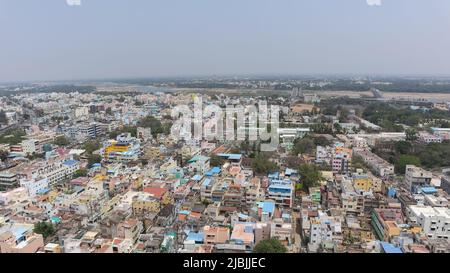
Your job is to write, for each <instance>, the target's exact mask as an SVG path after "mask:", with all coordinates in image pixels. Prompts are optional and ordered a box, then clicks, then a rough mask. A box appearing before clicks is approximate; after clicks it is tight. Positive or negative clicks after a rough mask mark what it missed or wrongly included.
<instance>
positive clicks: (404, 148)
mask: <svg viewBox="0 0 450 273" xmlns="http://www.w3.org/2000/svg"><path fill="white" fill-rule="evenodd" d="M394 146H395V151H396V152H398V153H400V154H408V153H410V152H411V149H412V145H411V143H410V142H408V141H397V142H395V144H394Z"/></svg>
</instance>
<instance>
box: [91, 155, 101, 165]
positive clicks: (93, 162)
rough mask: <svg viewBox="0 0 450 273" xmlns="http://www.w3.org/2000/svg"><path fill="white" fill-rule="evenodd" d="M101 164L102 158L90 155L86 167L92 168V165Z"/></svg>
mask: <svg viewBox="0 0 450 273" xmlns="http://www.w3.org/2000/svg"><path fill="white" fill-rule="evenodd" d="M100 162H102V156H101V155H94V154H91V155H89V156H88V165H89V167H92V165H94V164H95V163H100Z"/></svg>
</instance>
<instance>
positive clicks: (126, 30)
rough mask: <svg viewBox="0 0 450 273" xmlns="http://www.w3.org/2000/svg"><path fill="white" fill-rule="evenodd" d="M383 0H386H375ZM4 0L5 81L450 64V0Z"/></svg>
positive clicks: (1, 64) (441, 69)
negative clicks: (71, 1)
mask: <svg viewBox="0 0 450 273" xmlns="http://www.w3.org/2000/svg"><path fill="white" fill-rule="evenodd" d="M372 1H374V2H377V0H372ZM81 3H82V5H81V6H69V5H67V3H66V0H0V81H19V80H62V79H92V78H99V77H101V78H114V77H153V76H171V75H174V76H179V75H201V74H207V75H211V74H272V73H274V74H309V73H324V74H327V73H358V74H367V73H369V74H373V73H377V74H380V73H382V74H447V75H450V1H449V0H382V5H381V6H369V5H368V4H367V2H366V0H81Z"/></svg>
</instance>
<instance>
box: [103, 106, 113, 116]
mask: <svg viewBox="0 0 450 273" xmlns="http://www.w3.org/2000/svg"><path fill="white" fill-rule="evenodd" d="M105 113H106V114H107V115H108V116H112V115H113V113H112V110H111V107H108V108H106V110H105Z"/></svg>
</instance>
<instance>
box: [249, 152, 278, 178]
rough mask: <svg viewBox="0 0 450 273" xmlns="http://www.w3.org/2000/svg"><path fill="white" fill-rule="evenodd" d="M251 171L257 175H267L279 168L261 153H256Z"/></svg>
mask: <svg viewBox="0 0 450 273" xmlns="http://www.w3.org/2000/svg"><path fill="white" fill-rule="evenodd" d="M252 169H253V171H254V172H256V173H258V174H267V173H269V172H274V171H277V170H278V169H279V167H278V165H277V164H276V163H274V162H272V161H270V160H269V159H268V158H267V157H266V156H264V155H263V154H262V153H258V154H257V155H256V157H255V158H254V159H253V161H252Z"/></svg>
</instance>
